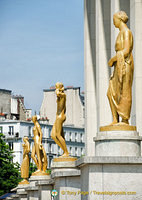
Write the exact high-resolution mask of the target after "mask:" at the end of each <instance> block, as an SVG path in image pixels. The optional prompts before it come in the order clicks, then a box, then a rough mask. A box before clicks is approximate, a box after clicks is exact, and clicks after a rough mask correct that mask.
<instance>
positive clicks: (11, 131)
mask: <svg viewBox="0 0 142 200" xmlns="http://www.w3.org/2000/svg"><path fill="white" fill-rule="evenodd" d="M9 135H14V126H9Z"/></svg>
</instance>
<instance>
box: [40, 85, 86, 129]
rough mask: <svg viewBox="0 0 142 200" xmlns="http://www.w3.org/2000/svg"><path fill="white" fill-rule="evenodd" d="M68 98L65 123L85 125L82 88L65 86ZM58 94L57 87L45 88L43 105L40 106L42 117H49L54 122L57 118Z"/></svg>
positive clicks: (51, 122)
mask: <svg viewBox="0 0 142 200" xmlns="http://www.w3.org/2000/svg"><path fill="white" fill-rule="evenodd" d="M65 94H66V95H67V100H66V121H65V123H64V125H68V126H74V127H84V103H83V100H82V96H81V95H80V88H79V87H78V88H74V87H71V88H65ZM56 98H57V97H56V94H55V89H49V90H44V96H43V101H42V105H41V108H40V116H41V118H46V117H48V118H49V123H50V124H53V123H54V121H55V118H56V110H57V104H56Z"/></svg>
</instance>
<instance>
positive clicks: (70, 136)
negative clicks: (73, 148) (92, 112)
mask: <svg viewBox="0 0 142 200" xmlns="http://www.w3.org/2000/svg"><path fill="white" fill-rule="evenodd" d="M69 140H70V142H71V140H72V134H71V132H70V135H69Z"/></svg>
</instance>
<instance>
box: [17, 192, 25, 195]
mask: <svg viewBox="0 0 142 200" xmlns="http://www.w3.org/2000/svg"><path fill="white" fill-rule="evenodd" d="M17 195H27V192H26V191H19V192H17Z"/></svg>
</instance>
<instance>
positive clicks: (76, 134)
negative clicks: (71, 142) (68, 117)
mask: <svg viewBox="0 0 142 200" xmlns="http://www.w3.org/2000/svg"><path fill="white" fill-rule="evenodd" d="M75 142H77V133H75Z"/></svg>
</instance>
